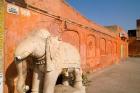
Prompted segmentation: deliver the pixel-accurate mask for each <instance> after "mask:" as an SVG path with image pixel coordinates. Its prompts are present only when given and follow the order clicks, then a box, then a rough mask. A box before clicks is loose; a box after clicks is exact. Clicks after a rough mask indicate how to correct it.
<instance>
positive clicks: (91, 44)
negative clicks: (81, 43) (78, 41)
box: [86, 35, 96, 58]
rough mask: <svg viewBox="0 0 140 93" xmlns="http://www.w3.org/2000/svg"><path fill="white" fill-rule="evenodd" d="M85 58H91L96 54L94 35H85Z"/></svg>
mask: <svg viewBox="0 0 140 93" xmlns="http://www.w3.org/2000/svg"><path fill="white" fill-rule="evenodd" d="M86 45H87V58H93V57H95V55H96V38H95V36H94V35H89V36H88V37H87V44H86Z"/></svg>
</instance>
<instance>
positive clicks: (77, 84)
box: [74, 69, 83, 88]
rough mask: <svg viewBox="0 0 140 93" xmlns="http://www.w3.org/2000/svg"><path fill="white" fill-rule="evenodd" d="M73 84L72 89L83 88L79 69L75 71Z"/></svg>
mask: <svg viewBox="0 0 140 93" xmlns="http://www.w3.org/2000/svg"><path fill="white" fill-rule="evenodd" d="M74 71H75V83H74V87H75V88H81V87H83V84H82V72H81V70H80V69H75V70H74Z"/></svg>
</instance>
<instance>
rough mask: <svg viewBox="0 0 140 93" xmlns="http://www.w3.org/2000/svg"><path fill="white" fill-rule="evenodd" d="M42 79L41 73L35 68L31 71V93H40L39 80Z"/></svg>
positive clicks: (40, 83) (40, 84)
mask: <svg viewBox="0 0 140 93" xmlns="http://www.w3.org/2000/svg"><path fill="white" fill-rule="evenodd" d="M42 79H43V73H42V72H41V71H39V69H37V68H36V67H35V68H34V71H33V81H32V90H31V91H32V92H31V93H42V92H41V89H40V88H41V86H42V85H43V84H42V82H41V80H42Z"/></svg>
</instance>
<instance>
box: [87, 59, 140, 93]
mask: <svg viewBox="0 0 140 93" xmlns="http://www.w3.org/2000/svg"><path fill="white" fill-rule="evenodd" d="M89 79H90V80H91V83H90V85H89V86H88V87H87V93H140V58H129V59H128V61H127V62H123V63H121V64H115V65H113V66H111V67H109V68H107V69H104V70H102V71H98V72H96V73H94V74H93V75H90V76H89Z"/></svg>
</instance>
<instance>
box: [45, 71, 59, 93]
mask: <svg viewBox="0 0 140 93" xmlns="http://www.w3.org/2000/svg"><path fill="white" fill-rule="evenodd" d="M61 72H62V69H61V70H60V69H57V70H53V71H48V72H46V73H45V79H44V88H43V93H54V88H55V84H56V81H57V78H58V76H59V74H60V73H61Z"/></svg>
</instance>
